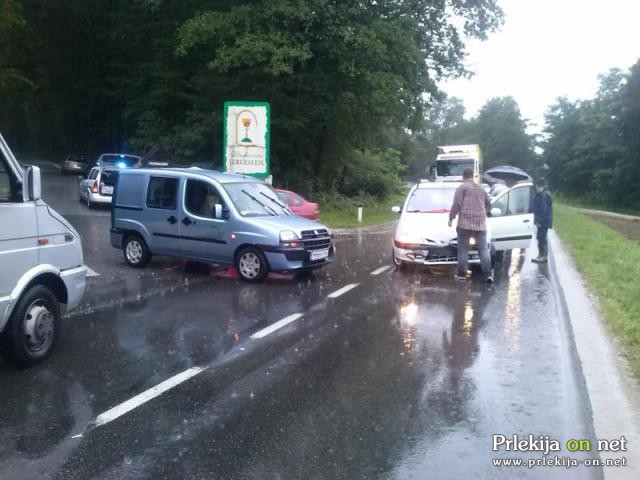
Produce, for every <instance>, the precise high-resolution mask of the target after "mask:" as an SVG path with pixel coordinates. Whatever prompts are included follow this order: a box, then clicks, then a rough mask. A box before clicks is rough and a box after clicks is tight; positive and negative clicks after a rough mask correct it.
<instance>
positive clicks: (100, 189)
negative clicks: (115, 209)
mask: <svg viewBox="0 0 640 480" xmlns="http://www.w3.org/2000/svg"><path fill="white" fill-rule="evenodd" d="M117 180H118V169H117V168H115V167H111V168H108V167H93V168H92V169H91V170H90V171H89V175H87V178H85V179H84V180H81V181H80V184H79V186H78V198H79V200H80V201H81V202H85V203H86V205H87V207H88V208H93V207H94V206H95V205H109V204H111V199H112V195H113V189H114V187H115V185H116V182H117Z"/></svg>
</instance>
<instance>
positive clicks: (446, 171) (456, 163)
mask: <svg viewBox="0 0 640 480" xmlns="http://www.w3.org/2000/svg"><path fill="white" fill-rule="evenodd" d="M473 165H474V160H473V159H472V158H470V159H461V160H438V161H437V162H436V171H437V174H438V176H440V177H461V176H462V172H463V171H464V169H465V168H467V167H469V168H473Z"/></svg>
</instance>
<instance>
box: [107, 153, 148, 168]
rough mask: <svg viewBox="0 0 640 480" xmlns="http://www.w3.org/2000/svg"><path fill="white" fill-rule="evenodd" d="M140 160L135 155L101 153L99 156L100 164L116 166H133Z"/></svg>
mask: <svg viewBox="0 0 640 480" xmlns="http://www.w3.org/2000/svg"><path fill="white" fill-rule="evenodd" d="M139 161H140V157H136V156H135V155H103V156H102V157H100V164H101V165H116V166H117V167H120V168H122V167H133V166H134V165H136V164H137V163H138V162H139Z"/></svg>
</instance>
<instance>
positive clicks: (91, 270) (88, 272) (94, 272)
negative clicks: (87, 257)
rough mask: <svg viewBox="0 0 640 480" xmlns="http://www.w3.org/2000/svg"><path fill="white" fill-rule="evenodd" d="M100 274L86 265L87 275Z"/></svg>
mask: <svg viewBox="0 0 640 480" xmlns="http://www.w3.org/2000/svg"><path fill="white" fill-rule="evenodd" d="M99 276H100V274H99V273H98V272H96V271H95V270H94V269H93V268H91V267H87V277H99Z"/></svg>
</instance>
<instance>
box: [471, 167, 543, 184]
mask: <svg viewBox="0 0 640 480" xmlns="http://www.w3.org/2000/svg"><path fill="white" fill-rule="evenodd" d="M483 178H484V179H485V180H486V181H487V182H489V183H518V182H531V181H532V179H531V176H530V175H529V174H528V173H527V172H525V171H524V170H522V169H520V168H518V167H512V166H511V165H500V166H498V167H493V168H490V169H489V170H487V171H486V172H484V175H483Z"/></svg>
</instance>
